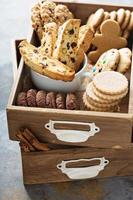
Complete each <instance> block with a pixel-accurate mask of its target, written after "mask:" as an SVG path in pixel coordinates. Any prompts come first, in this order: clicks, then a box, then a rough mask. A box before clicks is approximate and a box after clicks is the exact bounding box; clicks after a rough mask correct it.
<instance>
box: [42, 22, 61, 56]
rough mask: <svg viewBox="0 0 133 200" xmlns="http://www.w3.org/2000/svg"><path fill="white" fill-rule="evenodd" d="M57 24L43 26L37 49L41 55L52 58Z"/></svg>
mask: <svg viewBox="0 0 133 200" xmlns="http://www.w3.org/2000/svg"><path fill="white" fill-rule="evenodd" d="M57 29H58V28H57V24H56V23H55V22H51V23H48V24H45V25H44V33H43V37H42V40H41V46H40V47H39V49H40V51H41V53H42V54H43V55H47V56H52V54H53V50H54V47H55V42H56V39H57V32H58V31H57Z"/></svg>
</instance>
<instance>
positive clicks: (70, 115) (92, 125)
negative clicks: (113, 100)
mask: <svg viewBox="0 0 133 200" xmlns="http://www.w3.org/2000/svg"><path fill="white" fill-rule="evenodd" d="M40 110H41V109H37V112H33V111H31V109H29V111H24V110H23V111H22V110H20V109H19V110H16V111H15V110H8V112H7V114H8V127H9V135H10V139H12V140H17V138H16V135H15V134H16V132H17V130H18V129H20V128H24V127H26V128H29V129H31V131H32V132H33V133H34V134H35V136H36V137H37V138H38V139H39V140H40V141H42V142H48V143H54V144H63V145H76V146H90V147H102V148H103V147H112V146H114V145H122V144H125V143H126V144H128V143H131V137H132V118H131V116H130V115H119V114H117V113H112V114H111V113H109V114H107V113H96V114H95V112H93V113H92V112H88V111H86V112H82V111H68V112H67V111H61V110H56V111H55V110H51V109H43V111H40ZM114 116H116V117H114Z"/></svg>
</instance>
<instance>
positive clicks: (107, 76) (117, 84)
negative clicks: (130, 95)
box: [93, 71, 128, 95]
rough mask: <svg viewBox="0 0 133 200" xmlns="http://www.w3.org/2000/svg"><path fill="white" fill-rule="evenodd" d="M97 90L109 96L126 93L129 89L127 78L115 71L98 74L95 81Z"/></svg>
mask: <svg viewBox="0 0 133 200" xmlns="http://www.w3.org/2000/svg"><path fill="white" fill-rule="evenodd" d="M93 84H94V86H95V88H96V89H97V90H98V91H99V92H101V93H103V94H107V95H108V94H109V95H117V94H122V93H124V92H125V91H126V90H127V88H128V80H127V78H126V77H125V76H124V75H122V74H120V73H119V72H115V71H105V72H101V73H99V74H97V75H96V76H95V77H94V79H93Z"/></svg>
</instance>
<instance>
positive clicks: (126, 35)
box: [122, 29, 130, 40]
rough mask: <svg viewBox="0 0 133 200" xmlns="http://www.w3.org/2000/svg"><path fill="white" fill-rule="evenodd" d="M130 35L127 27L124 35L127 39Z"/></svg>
mask: <svg viewBox="0 0 133 200" xmlns="http://www.w3.org/2000/svg"><path fill="white" fill-rule="evenodd" d="M129 35H130V33H129V30H127V29H126V30H125V31H124V32H123V34H122V37H124V38H125V39H126V40H127V39H128V37H129Z"/></svg>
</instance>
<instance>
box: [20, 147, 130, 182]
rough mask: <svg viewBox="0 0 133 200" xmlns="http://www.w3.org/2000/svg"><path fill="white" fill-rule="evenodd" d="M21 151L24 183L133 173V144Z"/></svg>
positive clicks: (63, 180)
mask: <svg viewBox="0 0 133 200" xmlns="http://www.w3.org/2000/svg"><path fill="white" fill-rule="evenodd" d="M21 153H22V166H23V181H24V183H25V184H40V183H50V182H65V181H74V180H78V179H80V180H82V179H90V178H105V177H112V176H131V175H133V159H132V158H133V148H131V149H130V148H125V149H97V148H72V149H58V150H51V151H48V152H30V153H25V152H21ZM81 159H82V160H81Z"/></svg>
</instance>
